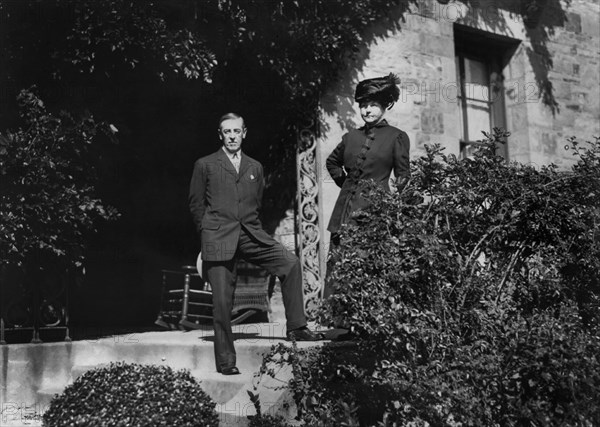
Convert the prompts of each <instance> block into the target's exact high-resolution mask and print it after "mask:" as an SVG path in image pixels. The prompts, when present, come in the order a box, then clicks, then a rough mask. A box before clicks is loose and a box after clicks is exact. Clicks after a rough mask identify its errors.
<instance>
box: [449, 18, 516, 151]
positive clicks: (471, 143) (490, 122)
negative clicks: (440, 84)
mask: <svg viewBox="0 0 600 427" xmlns="http://www.w3.org/2000/svg"><path fill="white" fill-rule="evenodd" d="M518 44H519V41H518V40H515V39H512V38H508V37H503V36H498V35H495V34H492V33H487V32H485V31H481V30H476V29H473V28H470V27H466V26H464V25H459V24H455V25H454V46H455V58H456V75H457V78H458V81H457V87H458V92H457V102H458V107H459V112H460V129H461V138H460V154H461V156H462V157H469V156H470V155H471V153H472V151H473V149H474V147H476V146H477V145H479V144H480V143H479V142H478V141H480V140H482V139H484V138H485V137H484V135H483V134H482V131H485V132H491V131H492V129H493V128H494V127H499V128H503V129H506V111H505V110H506V108H505V104H504V86H503V80H504V77H503V75H502V70H503V68H504V67H505V66H506V64H507V63H508V61H509V60H510V57H511V56H512V54H513V53H514V51H515V50H516V48H517V46H518ZM497 150H498V151H497V153H498V154H500V155H501V156H503V157H504V158H507V157H508V149H507V147H506V145H499V146H498V147H497Z"/></svg>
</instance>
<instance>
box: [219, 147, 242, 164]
mask: <svg viewBox="0 0 600 427" xmlns="http://www.w3.org/2000/svg"><path fill="white" fill-rule="evenodd" d="M221 148H222V149H223V151H224V152H225V154H226V155H227V157H229V160H231V161H232V162H233V154H232V153H230V152H229V151H227V150H226V149H225V146H223V147H221ZM236 154H237V155H238V158H237V159H238V161H240V160H242V150H238V151H237V152H236Z"/></svg>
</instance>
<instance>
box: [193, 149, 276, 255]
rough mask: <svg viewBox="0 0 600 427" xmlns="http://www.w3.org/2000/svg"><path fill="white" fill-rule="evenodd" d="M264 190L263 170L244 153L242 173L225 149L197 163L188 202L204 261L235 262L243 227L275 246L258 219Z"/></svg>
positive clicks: (267, 243)
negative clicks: (237, 170)
mask: <svg viewBox="0 0 600 427" xmlns="http://www.w3.org/2000/svg"><path fill="white" fill-rule="evenodd" d="M263 190H264V177H263V167H262V165H261V164H260V163H259V162H258V161H256V160H254V159H252V158H251V157H248V156H247V155H245V154H242V156H241V162H240V172H239V174H238V173H237V172H236V170H235V168H234V167H233V165H232V164H231V161H230V160H229V158H228V157H227V155H226V154H225V152H224V151H223V149H222V148H220V149H219V150H218V151H217V152H216V153H213V154H211V155H209V156H206V157H203V158H201V159H198V160H197V161H196V163H195V164H194V172H193V174H192V180H191V183H190V195H189V202H190V211H191V213H192V216H193V220H194V223H195V224H196V230H197V231H198V233H199V235H200V238H201V242H202V259H203V260H205V261H227V260H230V259H232V258H233V257H234V255H235V252H236V249H237V244H238V240H239V236H240V231H241V227H242V226H244V228H245V229H246V230H247V231H248V232H249V233H250V234H251V235H252V236H253V237H254V238H255V239H256V240H258V241H259V242H262V243H264V244H266V245H269V244H271V243H272V241H273V240H272V239H271V237H270V236H269V235H268V234H267V233H266V232H265V231H264V230H263V229H262V224H261V222H260V219H259V217H258V214H259V210H260V207H261V204H262V196H263Z"/></svg>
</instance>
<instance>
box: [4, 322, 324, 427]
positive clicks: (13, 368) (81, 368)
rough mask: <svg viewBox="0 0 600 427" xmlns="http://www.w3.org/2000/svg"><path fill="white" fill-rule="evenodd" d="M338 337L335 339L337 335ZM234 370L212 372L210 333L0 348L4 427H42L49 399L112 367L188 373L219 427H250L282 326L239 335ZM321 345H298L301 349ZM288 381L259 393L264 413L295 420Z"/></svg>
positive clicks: (240, 328)
mask: <svg viewBox="0 0 600 427" xmlns="http://www.w3.org/2000/svg"><path fill="white" fill-rule="evenodd" d="M332 332H334V333H335V331H332ZM234 334H235V336H236V344H235V345H236V351H237V358H238V363H237V366H238V368H239V369H240V371H241V372H242V374H241V375H236V376H223V375H221V374H218V373H217V372H216V371H215V365H214V356H213V339H214V335H213V331H212V328H210V327H207V328H204V329H198V330H193V331H154V332H144V333H136V334H127V335H114V336H107V337H103V338H99V339H96V340H87V341H86V340H84V341H74V342H55V343H43V344H9V345H5V346H1V347H0V354H1V359H0V380H1V381H2V388H1V389H0V391H1V393H2V395H1V396H0V403H1V404H2V407H1V410H2V412H1V414H0V426H7V427H8V426H35V425H41V419H40V417H41V414H42V413H43V411H44V410H45V408H47V407H48V405H49V403H50V400H51V399H52V397H53V396H54V395H55V394H57V393H60V392H62V391H63V390H64V388H65V387H66V386H67V385H69V384H71V383H73V381H74V380H75V379H77V378H78V377H79V376H80V375H82V374H83V373H85V372H86V371H88V370H90V369H93V368H95V367H97V366H100V365H104V364H108V363H110V362H117V361H123V362H128V363H140V364H154V365H168V366H170V367H172V368H173V369H188V370H190V371H191V373H192V375H193V376H194V377H196V378H197V379H199V380H200V381H201V382H202V387H203V389H204V390H205V391H206V392H207V393H208V394H209V395H210V396H211V398H212V399H213V400H214V401H215V402H216V403H217V407H216V409H217V411H218V412H219V413H220V425H221V426H222V427H229V426H244V425H247V416H248V415H253V414H254V413H255V409H254V406H253V405H252V403H251V401H250V398H249V396H248V392H247V391H248V390H253V385H254V383H255V380H254V373H255V372H256V371H258V368H259V367H260V365H261V363H262V357H263V354H265V353H266V352H268V351H269V350H270V348H271V346H272V345H274V344H277V343H279V342H283V340H284V337H285V323H254V324H242V325H236V326H235V327H234ZM315 345H323V342H319V343H299V344H298V346H299V347H308V346H315ZM289 378H291V371H285V370H283V371H282V372H280V374H279V375H278V378H277V379H276V380H273V379H266V380H263V381H261V383H260V386H259V388H258V390H257V391H255V392H258V393H259V395H260V400H261V408H262V411H263V412H264V413H279V414H281V415H284V416H290V415H293V410H294V408H293V405H290V403H291V399H290V398H289V396H287V393H286V392H284V391H283V390H282V389H281V385H282V384H285V382H287V380H289Z"/></svg>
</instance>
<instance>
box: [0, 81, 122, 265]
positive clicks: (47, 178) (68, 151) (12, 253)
mask: <svg viewBox="0 0 600 427" xmlns="http://www.w3.org/2000/svg"><path fill="white" fill-rule="evenodd" d="M18 102H19V106H20V108H21V117H22V120H23V127H22V128H19V129H17V130H14V131H7V132H6V133H5V134H0V176H1V177H2V179H1V181H0V218H1V222H0V265H2V266H12V267H22V266H24V264H26V263H27V262H31V263H32V264H33V265H34V266H36V267H40V263H42V261H43V262H52V263H60V264H62V265H65V266H68V267H76V268H79V267H81V266H82V261H83V258H84V252H83V250H84V248H85V241H86V237H88V236H89V233H91V232H94V231H95V227H96V225H97V224H98V222H99V221H104V220H112V219H116V218H117V216H118V215H117V213H116V211H115V209H114V208H112V207H110V206H106V205H105V204H104V203H103V202H102V201H101V200H100V199H99V198H98V197H97V196H96V194H95V189H94V184H95V182H96V180H97V175H96V173H95V168H94V164H95V161H96V160H97V156H100V155H101V150H100V148H99V147H100V145H101V144H102V139H103V137H104V139H105V140H106V137H110V136H112V133H113V132H114V130H113V129H111V128H110V127H109V126H108V125H106V124H104V123H97V122H95V121H94V119H93V117H91V116H88V117H84V118H75V117H73V116H71V115H70V114H68V113H66V112H60V113H58V114H53V113H51V112H49V111H47V109H46V107H45V105H44V103H43V101H42V100H41V99H40V98H39V97H38V96H37V95H36V94H35V92H33V91H30V90H24V91H22V92H21V94H20V95H19V99H18Z"/></svg>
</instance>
